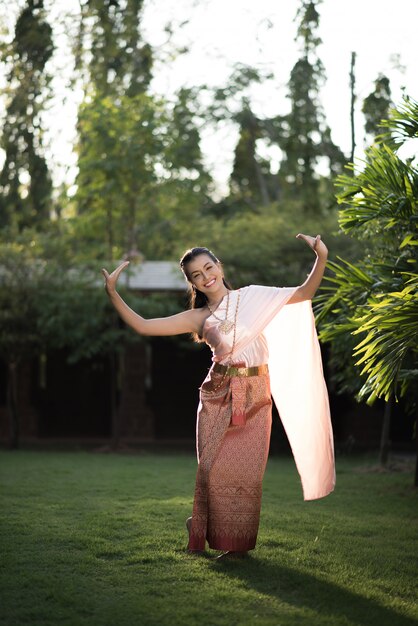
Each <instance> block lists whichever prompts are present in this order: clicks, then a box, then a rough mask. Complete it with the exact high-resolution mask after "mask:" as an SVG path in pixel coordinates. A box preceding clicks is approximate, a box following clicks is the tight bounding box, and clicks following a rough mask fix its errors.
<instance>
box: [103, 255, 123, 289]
mask: <svg viewBox="0 0 418 626" xmlns="http://www.w3.org/2000/svg"><path fill="white" fill-rule="evenodd" d="M127 265H129V261H124V262H123V263H121V264H120V265H118V267H117V268H116V269H115V270H113V272H112V273H111V274H109V272H108V271H107V270H106V269H105V268H103V269H102V274H103V276H104V277H105V281H106V283H105V287H109V286H111V287H114V285H116V283H117V281H118V278H119V275H120V273H121V272H122V271H123V270H124V269H125V267H126V266H127Z"/></svg>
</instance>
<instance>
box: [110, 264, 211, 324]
mask: <svg viewBox="0 0 418 626" xmlns="http://www.w3.org/2000/svg"><path fill="white" fill-rule="evenodd" d="M128 264H129V261H125V262H124V263H121V265H119V267H117V268H116V269H115V270H114V271H113V272H112V273H111V274H109V273H108V272H107V271H106V270H105V269H103V270H102V272H103V276H104V277H105V289H106V292H107V294H108V296H109V298H110V301H111V303H112V304H113V306H114V307H115V309H116V311H117V312H118V313H119V315H120V317H121V318H122V319H123V321H124V322H125V323H126V324H128V326H130V327H131V328H132V329H133V330H134V331H135V332H137V333H139V334H140V335H154V336H157V335H159V336H162V335H181V334H182V333H194V332H200V328H201V325H202V323H203V320H202V310H201V309H191V310H189V311H183V312H182V313H177V315H171V316H169V317H161V318H154V319H149V320H148V319H145V318H144V317H142V316H141V315H138V313H135V311H133V310H132V309H131V308H130V307H129V306H128V305H127V304H126V302H125V301H124V300H123V299H122V298H121V297H120V295H119V294H118V292H117V291H116V283H117V281H118V278H119V275H120V273H121V272H122V270H123V269H125V267H126V266H127V265H128Z"/></svg>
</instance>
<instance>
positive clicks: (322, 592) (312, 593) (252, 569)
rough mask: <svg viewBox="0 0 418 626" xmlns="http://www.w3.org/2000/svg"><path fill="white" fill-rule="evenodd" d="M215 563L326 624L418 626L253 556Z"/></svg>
mask: <svg viewBox="0 0 418 626" xmlns="http://www.w3.org/2000/svg"><path fill="white" fill-rule="evenodd" d="M212 563H213V567H214V568H216V569H219V570H220V571H222V573H223V574H224V575H226V576H230V577H231V578H234V579H235V580H237V579H238V580H240V581H242V583H244V585H246V586H247V587H248V588H250V589H253V590H255V591H257V592H259V593H262V594H265V595H268V596H271V597H272V598H275V599H276V600H278V601H279V602H283V603H286V604H288V605H291V606H294V607H297V608H299V609H302V608H308V609H311V610H313V611H316V612H317V613H318V614H319V615H322V616H323V618H324V619H327V622H326V623H333V622H332V619H333V618H334V619H335V620H337V619H338V623H341V622H342V623H350V624H356V625H357V624H358V625H359V626H417V623H418V622H417V621H416V620H415V619H413V618H411V617H407V616H404V615H402V614H400V613H398V612H397V611H396V610H394V609H391V608H389V607H385V606H382V605H381V604H379V603H378V602H376V601H375V600H373V599H371V598H366V597H364V596H362V595H358V594H356V593H354V592H352V591H348V590H347V589H343V588H342V587H339V586H337V585H335V584H333V583H330V582H328V581H325V580H321V579H320V578H317V577H315V576H313V575H311V574H308V573H306V572H301V571H298V570H296V569H293V568H291V567H287V566H282V565H276V564H274V565H273V564H271V563H268V562H265V561H259V560H258V559H256V558H254V557H252V556H250V557H249V558H248V559H245V560H237V561H217V562H216V561H214V562H212ZM365 592H367V590H365ZM299 619H300V617H299ZM310 619H311V618H309V619H307V623H308V622H309V621H310ZM346 621H347V622H346ZM298 623H300V622H298Z"/></svg>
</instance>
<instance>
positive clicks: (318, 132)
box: [272, 0, 346, 213]
mask: <svg viewBox="0 0 418 626" xmlns="http://www.w3.org/2000/svg"><path fill="white" fill-rule="evenodd" d="M320 2H321V0H301V4H300V7H299V9H298V12H297V15H296V19H297V20H298V29H297V35H296V40H298V41H299V42H300V45H301V53H302V56H301V58H300V59H298V61H297V62H296V64H295V65H294V67H293V68H292V71H291V73H290V79H289V96H288V97H289V100H290V107H291V108H290V112H289V114H288V115H286V116H282V117H280V118H278V119H277V120H275V123H273V125H272V128H274V129H275V134H274V135H273V136H272V139H273V140H275V141H277V143H278V145H279V147H280V148H281V149H282V150H283V152H284V155H285V156H284V159H283V161H282V163H281V166H280V172H279V176H280V179H281V182H282V185H281V186H282V188H283V191H284V195H285V196H287V197H300V198H301V199H302V200H303V203H304V206H305V209H306V210H307V211H310V212H313V213H318V210H319V207H320V206H321V202H320V183H319V176H318V174H317V172H316V167H317V165H318V161H319V159H320V158H321V157H326V158H327V159H328V162H329V168H330V173H331V175H334V174H337V173H339V172H340V171H341V168H342V165H343V164H344V163H345V161H346V159H345V157H344V155H343V153H342V152H341V150H340V149H339V148H338V147H337V146H336V145H335V144H334V143H333V141H332V139H331V131H330V129H329V127H328V126H327V124H326V122H325V117H324V113H323V111H322V107H321V104H320V90H321V86H322V84H323V83H324V81H325V73H324V67H323V65H322V62H321V60H320V58H319V57H318V54H317V49H318V46H319V45H320V43H321V40H320V38H319V37H318V34H317V29H318V26H319V19H320V16H319V12H318V5H319V4H320Z"/></svg>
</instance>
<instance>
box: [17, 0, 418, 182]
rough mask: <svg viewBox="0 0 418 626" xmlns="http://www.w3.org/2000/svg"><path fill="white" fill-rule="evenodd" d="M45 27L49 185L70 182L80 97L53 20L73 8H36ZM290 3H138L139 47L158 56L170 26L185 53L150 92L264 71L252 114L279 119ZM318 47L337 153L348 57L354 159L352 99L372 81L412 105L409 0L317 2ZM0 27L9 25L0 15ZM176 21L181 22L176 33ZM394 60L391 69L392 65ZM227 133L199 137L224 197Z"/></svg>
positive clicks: (414, 16)
mask: <svg viewBox="0 0 418 626" xmlns="http://www.w3.org/2000/svg"><path fill="white" fill-rule="evenodd" d="M45 5H46V7H50V13H49V15H50V22H51V23H52V25H53V26H54V29H55V30H56V33H57V35H58V38H57V45H58V48H59V54H58V55H57V57H56V59H55V61H54V65H55V66H57V67H59V68H61V70H62V74H63V77H58V78H56V79H55V82H54V88H55V90H56V92H57V96H56V99H55V103H54V105H53V106H52V107H51V109H50V111H49V112H48V114H47V116H46V118H47V120H48V122H47V126H48V131H47V136H46V139H47V141H48V143H49V156H50V162H51V166H53V168H54V171H55V179H56V181H57V182H60V181H62V180H66V181H67V182H68V183H71V182H72V180H74V176H75V172H76V170H75V162H76V159H75V156H74V155H73V154H72V152H71V145H72V142H73V141H74V138H75V120H76V112H77V103H78V102H79V100H80V97H81V95H80V93H78V92H74V91H70V90H68V88H67V87H66V82H67V81H68V77H69V75H70V71H71V66H70V64H69V58H70V57H69V54H68V50H66V46H68V42H69V39H68V37H67V35H66V34H65V33H63V32H62V26H61V25H60V24H59V19H58V16H59V15H60V14H62V12H63V11H64V10H65V11H66V12H68V13H71V12H76V11H77V8H78V1H77V0H55V1H54V0H49V1H48V0H46V1H45ZM298 6H299V0H257V2H254V0H228V1H226V0H145V13H144V21H143V27H144V32H145V39H146V40H147V41H148V42H149V43H150V44H151V45H152V46H155V47H157V48H158V49H159V50H163V49H164V44H165V42H166V41H167V33H166V32H165V31H164V27H165V25H166V24H167V22H171V23H172V25H173V27H174V34H173V37H172V41H173V42H174V43H176V44H178V45H179V46H184V45H186V46H187V47H188V48H189V53H187V54H185V55H181V56H179V57H177V59H175V60H174V61H167V60H166V61H165V62H164V63H162V64H160V65H158V66H157V67H156V68H155V74H156V76H155V79H154V81H153V85H152V88H153V90H155V91H156V92H157V93H162V94H166V95H170V94H172V93H173V92H174V91H175V90H176V89H177V88H179V87H180V86H181V85H187V86H191V85H197V84H201V83H203V82H205V83H209V84H213V85H220V86H221V85H222V84H223V83H225V81H226V79H227V78H228V76H229V74H230V72H231V68H232V66H233V65H234V64H235V63H243V64H248V65H252V66H255V67H257V68H259V69H265V70H266V71H271V72H273V74H274V80H273V81H269V83H268V84H266V85H265V86H259V87H257V88H254V89H253V90H252V94H251V98H252V102H253V108H254V111H255V112H256V113H257V114H259V115H273V114H283V113H286V112H287V110H288V102H287V99H286V94H287V90H286V83H287V81H288V78H289V72H290V70H291V68H292V66H293V65H294V63H295V61H296V60H297V58H298V48H297V45H296V44H295V42H294V35H295V31H296V24H295V23H294V21H293V20H294V17H295V14H296V10H297V8H298ZM319 10H320V14H321V22H320V31H319V34H320V36H321V38H322V41H323V44H322V46H321V48H320V50H319V55H320V58H321V59H322V61H323V63H324V66H325V71H326V74H327V83H326V86H325V87H324V89H323V92H322V103H323V106H324V109H325V114H326V118H327V122H328V124H329V126H330V127H331V130H332V137H333V140H334V142H335V143H337V144H338V145H339V146H340V147H341V148H342V149H343V151H345V152H346V153H347V154H348V153H349V152H350V118H349V106H350V93H349V78H348V74H349V68H350V57H351V52H352V51H355V52H356V53H357V65H356V92H357V97H358V100H357V113H356V126H357V143H358V145H359V151H358V156H360V157H361V146H362V143H363V116H362V115H361V113H360V109H361V104H362V100H363V98H364V97H365V96H367V95H368V94H369V93H370V91H371V90H372V88H373V81H374V80H375V79H376V78H377V76H378V74H379V73H384V74H386V75H387V76H389V78H390V80H391V86H392V94H393V99H394V101H395V103H397V102H399V101H400V98H401V94H402V88H403V87H404V88H405V90H406V93H408V94H409V95H410V96H412V97H414V98H416V99H418V71H417V69H418V68H417V67H416V65H417V64H416V60H417V56H418V55H417V46H416V25H417V24H418V2H417V0H397V1H396V3H395V2H393V0H350V2H347V1H346V0H344V1H343V0H324V1H323V3H322V4H321V5H320V7H319ZM8 19H9V20H10V21H9V24H13V21H12V17H11V14H10V13H9V14H8ZM183 22H186V23H185V24H183V25H182V26H180V25H181V24H182V23H183ZM397 55H398V62H397V61H396V57H397ZM236 138H237V134H236V129H234V128H232V127H231V126H228V125H224V126H223V127H222V128H219V129H218V130H217V131H216V132H214V131H213V130H210V131H208V132H207V133H205V134H204V137H203V150H204V153H205V157H206V161H207V164H208V165H209V167H210V169H211V172H212V175H213V176H215V178H216V180H217V182H218V185H219V187H220V189H225V184H226V181H227V179H228V176H229V173H230V168H231V164H232V151H233V148H234V146H235V143H236Z"/></svg>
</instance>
